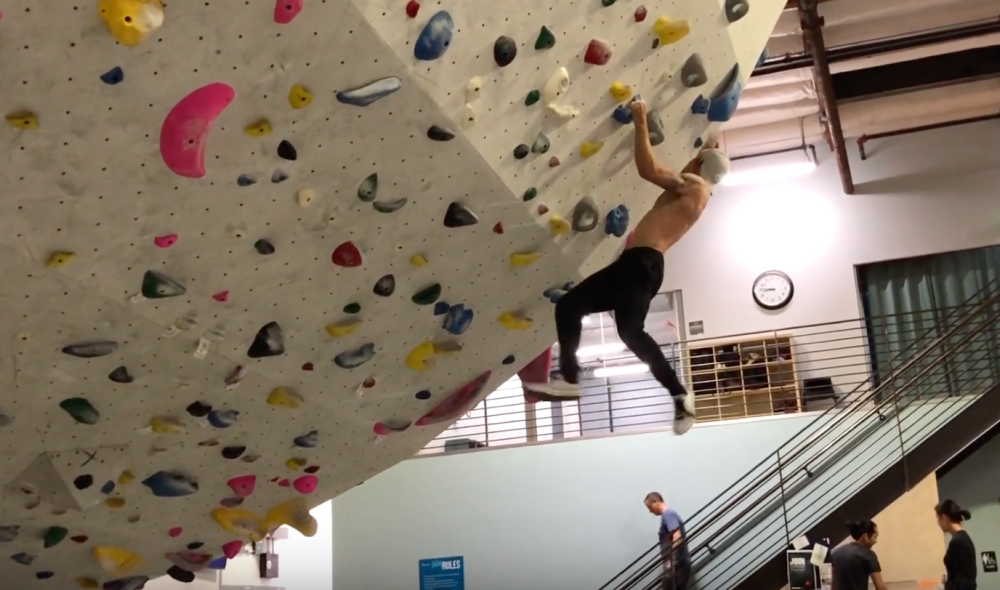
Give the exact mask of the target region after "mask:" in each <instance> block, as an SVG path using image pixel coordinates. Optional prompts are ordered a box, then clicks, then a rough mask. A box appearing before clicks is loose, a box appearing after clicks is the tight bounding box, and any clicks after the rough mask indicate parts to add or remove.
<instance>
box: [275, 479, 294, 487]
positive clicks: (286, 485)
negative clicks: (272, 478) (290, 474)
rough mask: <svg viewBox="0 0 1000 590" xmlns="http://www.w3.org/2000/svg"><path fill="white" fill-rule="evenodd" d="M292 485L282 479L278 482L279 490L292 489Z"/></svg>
mask: <svg viewBox="0 0 1000 590" xmlns="http://www.w3.org/2000/svg"><path fill="white" fill-rule="evenodd" d="M291 485H292V482H290V481H288V480H287V479H280V480H278V487H279V488H287V487H291Z"/></svg>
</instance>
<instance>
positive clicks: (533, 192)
mask: <svg viewBox="0 0 1000 590" xmlns="http://www.w3.org/2000/svg"><path fill="white" fill-rule="evenodd" d="M537 196H538V189H537V188H535V187H533V186H532V187H529V188H528V190H526V191H524V196H523V197H521V198H522V199H523V200H524V202H525V203H527V202H528V201H530V200H532V199H534V198H535V197H537Z"/></svg>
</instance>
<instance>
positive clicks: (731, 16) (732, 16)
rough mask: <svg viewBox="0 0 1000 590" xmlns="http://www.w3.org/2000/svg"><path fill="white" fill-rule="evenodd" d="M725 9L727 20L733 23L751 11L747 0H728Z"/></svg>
mask: <svg viewBox="0 0 1000 590" xmlns="http://www.w3.org/2000/svg"><path fill="white" fill-rule="evenodd" d="M724 10H725V12H726V20H727V21H729V23H730V24H732V23H734V22H736V21H738V20H740V19H741V18H743V17H744V16H746V15H747V13H748V12H750V3H749V2H748V1H747V0H726V4H725V6H724Z"/></svg>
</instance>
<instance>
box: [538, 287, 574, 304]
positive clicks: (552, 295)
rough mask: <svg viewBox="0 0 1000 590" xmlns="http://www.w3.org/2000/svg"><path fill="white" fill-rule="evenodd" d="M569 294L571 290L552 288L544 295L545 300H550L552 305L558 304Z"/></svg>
mask: <svg viewBox="0 0 1000 590" xmlns="http://www.w3.org/2000/svg"><path fill="white" fill-rule="evenodd" d="M568 292H569V289H564V288H562V287H552V288H551V289H546V290H545V291H544V292H543V293H542V294H543V295H545V298H546V299H548V300H549V301H550V302H551V303H558V302H559V300H560V299H562V298H563V295H565V294H566V293H568Z"/></svg>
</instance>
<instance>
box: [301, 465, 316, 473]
mask: <svg viewBox="0 0 1000 590" xmlns="http://www.w3.org/2000/svg"><path fill="white" fill-rule="evenodd" d="M302 471H305V472H306V473H316V472H317V471H319V465H310V466H309V467H306V468H305V469H303V470H302Z"/></svg>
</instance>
